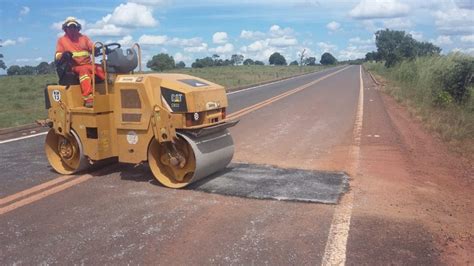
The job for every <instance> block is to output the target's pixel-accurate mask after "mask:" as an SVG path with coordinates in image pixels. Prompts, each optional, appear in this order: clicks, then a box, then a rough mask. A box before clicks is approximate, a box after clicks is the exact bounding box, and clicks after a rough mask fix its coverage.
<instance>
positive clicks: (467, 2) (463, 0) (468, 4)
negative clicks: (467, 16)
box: [454, 0, 474, 9]
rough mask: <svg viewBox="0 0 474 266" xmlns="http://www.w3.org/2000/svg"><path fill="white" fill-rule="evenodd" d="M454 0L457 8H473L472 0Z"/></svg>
mask: <svg viewBox="0 0 474 266" xmlns="http://www.w3.org/2000/svg"><path fill="white" fill-rule="evenodd" d="M454 2H455V3H456V5H457V6H458V7H459V8H464V9H474V2H473V1H472V0H454Z"/></svg>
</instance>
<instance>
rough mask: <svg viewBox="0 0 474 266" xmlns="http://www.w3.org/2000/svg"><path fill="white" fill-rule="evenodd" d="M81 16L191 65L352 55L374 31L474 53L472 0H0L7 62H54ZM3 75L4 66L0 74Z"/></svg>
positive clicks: (95, 31)
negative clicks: (276, 56) (66, 25)
mask: <svg viewBox="0 0 474 266" xmlns="http://www.w3.org/2000/svg"><path fill="white" fill-rule="evenodd" d="M68 16H75V17H77V18H78V19H79V20H80V21H81V23H82V25H83V30H82V32H83V33H86V34H87V35H89V37H91V39H93V40H94V41H102V42H112V41H114V42H116V41H118V42H120V43H122V44H123V45H125V46H129V45H131V44H132V43H133V42H139V43H140V44H141V45H142V47H143V53H144V63H146V61H147V60H148V59H150V58H151V57H152V56H153V55H155V54H157V53H160V52H165V53H168V54H170V55H172V56H174V58H175V60H176V61H184V62H185V63H186V65H188V66H189V65H190V64H191V63H192V62H193V61H194V59H196V58H202V57H204V56H211V55H212V54H218V55H219V56H221V58H229V57H230V56H231V55H232V54H243V55H244V56H245V57H246V58H252V59H258V60H262V61H264V62H266V63H267V62H268V57H269V55H270V54H272V53H273V52H280V53H282V54H283V55H284V56H285V57H286V58H287V61H288V62H289V61H292V60H295V59H297V58H298V53H300V52H301V51H302V50H303V49H305V50H306V55H308V56H315V57H316V58H317V60H318V61H319V59H320V56H321V54H322V53H323V52H331V53H332V54H333V55H334V56H335V57H336V58H337V59H339V60H344V59H355V58H360V57H364V55H365V53H367V52H369V51H372V50H375V45H374V34H373V33H374V32H375V31H377V30H378V29H382V28H390V29H397V30H405V31H406V32H407V33H411V34H412V35H413V37H414V38H415V39H417V40H420V41H430V42H433V43H435V44H436V45H438V46H440V47H441V48H442V49H443V53H448V52H451V51H462V52H465V53H470V54H474V0H435V1H415V0H344V1H319V0H295V1H290V0H286V1H282V0H253V1H248V0H227V1H217V0H201V1H180V0H129V1H115V0H113V1H97V0H94V1H88V0H84V1H53V0H46V1H39V0H37V1H26V0H15V1H13V0H12V1H10V0H0V18H1V22H0V23H1V24H0V39H1V41H0V45H2V46H3V47H1V48H0V53H2V54H3V55H4V59H3V60H4V61H5V63H6V64H7V66H10V65H14V64H16V65H37V64H38V63H40V62H41V61H48V62H50V61H52V59H53V54H54V50H55V45H56V40H57V38H58V36H60V35H62V31H61V29H60V25H61V23H62V21H64V19H65V18H66V17H68ZM0 73H2V72H0Z"/></svg>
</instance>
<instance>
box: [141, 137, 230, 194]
mask: <svg viewBox="0 0 474 266" xmlns="http://www.w3.org/2000/svg"><path fill="white" fill-rule="evenodd" d="M177 135H178V140H177V141H175V143H174V144H172V143H162V144H160V143H158V141H156V140H155V139H153V140H152V142H151V143H150V146H149V148H148V163H149V165H150V169H151V171H152V173H153V175H154V176H155V178H156V179H157V180H158V182H160V183H161V184H162V185H164V186H166V187H169V188H183V187H186V186H187V185H189V184H191V183H193V182H196V181H197V180H199V179H202V178H204V177H207V176H209V175H211V174H213V173H215V172H217V171H219V170H222V169H224V168H225V167H226V166H227V165H228V164H229V163H230V161H231V160H232V157H233V155H234V142H233V140H232V136H231V135H230V132H229V131H228V130H227V129H225V130H222V131H219V132H216V133H213V134H211V135H207V136H203V137H198V138H196V137H191V136H189V135H186V134H183V133H177Z"/></svg>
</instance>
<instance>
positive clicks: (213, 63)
mask: <svg viewBox="0 0 474 266" xmlns="http://www.w3.org/2000/svg"><path fill="white" fill-rule="evenodd" d="M244 59H245V60H244ZM268 62H269V64H270V65H275V66H286V65H288V63H287V61H286V58H285V57H284V56H283V55H282V54H280V53H278V52H275V53H273V54H272V55H270V57H269V58H268ZM337 62H338V61H337V59H336V58H335V57H334V56H333V55H332V54H330V53H324V54H323V55H322V56H321V60H320V63H321V64H322V65H333V64H336V63H337ZM316 64H317V63H316V57H304V51H303V53H302V55H301V58H300V62H299V63H298V61H296V60H294V61H292V62H290V63H289V65H290V66H298V65H300V66H315V65H316ZM239 65H244V66H249V65H262V66H263V65H265V63H264V62H262V61H259V60H253V59H252V58H245V57H244V56H243V55H241V54H233V55H232V56H231V57H230V58H227V59H222V58H221V57H220V56H219V55H218V54H213V55H212V56H206V57H204V58H197V59H196V60H195V61H194V62H193V63H192V64H191V67H192V68H204V67H218V66H239ZM146 66H147V67H148V68H150V69H151V70H154V71H164V70H170V69H175V68H178V69H179V68H184V67H186V64H185V63H184V62H183V61H180V62H178V63H176V62H175V60H174V58H173V56H170V55H169V54H166V53H160V54H157V55H155V56H153V57H152V59H151V60H149V61H148V62H147V64H146Z"/></svg>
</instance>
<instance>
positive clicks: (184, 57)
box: [173, 52, 192, 65]
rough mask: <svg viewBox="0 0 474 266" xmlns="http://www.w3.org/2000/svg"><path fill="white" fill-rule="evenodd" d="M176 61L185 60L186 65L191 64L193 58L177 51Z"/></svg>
mask: <svg viewBox="0 0 474 266" xmlns="http://www.w3.org/2000/svg"><path fill="white" fill-rule="evenodd" d="M173 58H174V61H175V62H176V63H178V62H179V61H183V62H184V63H185V64H186V65H190V62H191V61H192V58H191V57H190V56H187V55H183V54H182V53H179V52H178V53H175V54H174V56H173Z"/></svg>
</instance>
